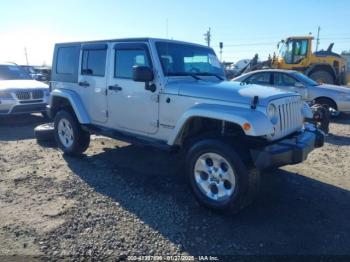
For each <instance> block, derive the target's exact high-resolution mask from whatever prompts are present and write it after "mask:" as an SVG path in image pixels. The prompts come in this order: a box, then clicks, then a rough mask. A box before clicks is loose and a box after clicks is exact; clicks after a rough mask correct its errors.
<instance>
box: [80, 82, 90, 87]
mask: <svg viewBox="0 0 350 262" xmlns="http://www.w3.org/2000/svg"><path fill="white" fill-rule="evenodd" d="M78 85H79V86H83V87H88V86H90V84H89V83H88V82H86V81H84V82H79V83H78Z"/></svg>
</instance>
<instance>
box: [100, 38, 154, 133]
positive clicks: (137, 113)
mask: <svg viewBox="0 0 350 262" xmlns="http://www.w3.org/2000/svg"><path fill="white" fill-rule="evenodd" d="M111 54H112V58H111V59H109V60H110V68H111V72H110V73H109V77H108V96H107V97H108V109H109V122H110V125H111V126H113V127H118V128H120V129H124V130H126V131H131V132H133V131H134V132H135V131H136V132H140V133H145V134H153V133H155V132H157V130H158V93H157V92H158V90H157V91H156V92H154V93H152V92H151V91H148V90H146V89H145V83H142V82H135V81H134V80H133V79H132V75H133V66H135V65H140V66H149V67H151V68H152V64H153V63H152V61H151V58H150V54H149V49H148V45H147V44H146V43H115V44H114V47H113V50H112V52H111Z"/></svg>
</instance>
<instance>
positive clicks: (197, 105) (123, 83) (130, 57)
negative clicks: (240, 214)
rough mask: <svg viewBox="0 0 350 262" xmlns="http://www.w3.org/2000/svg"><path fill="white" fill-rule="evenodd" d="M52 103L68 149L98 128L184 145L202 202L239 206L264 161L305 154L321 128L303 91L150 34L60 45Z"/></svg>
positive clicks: (163, 145)
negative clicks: (241, 76)
mask: <svg viewBox="0 0 350 262" xmlns="http://www.w3.org/2000/svg"><path fill="white" fill-rule="evenodd" d="M51 84H52V89H53V91H52V93H51V99H50V103H49V107H48V110H49V112H50V115H51V116H52V117H54V119H55V121H54V126H55V137H56V140H57V143H58V145H59V147H60V148H61V149H62V150H63V151H64V152H65V153H66V154H73V155H77V154H81V153H82V152H84V151H85V150H86V149H87V147H88V146H89V141H90V133H97V134H102V135H105V136H108V137H112V138H116V139H119V140H123V141H127V142H130V143H136V144H142V145H149V146H153V147H157V148H160V149H163V150H167V151H179V150H182V151H183V152H185V154H186V169H187V174H188V178H189V181H190V185H191V187H192V190H193V192H194V194H195V196H196V197H197V199H198V200H199V201H200V203H202V204H204V205H206V206H208V207H210V208H213V209H216V210H230V211H234V212H236V211H238V210H240V209H241V208H242V207H244V206H245V205H246V204H248V203H249V202H250V200H251V199H252V196H253V195H254V193H255V192H256V191H257V189H258V182H259V172H258V170H260V169H265V168H270V167H278V166H282V165H287V164H296V163H300V162H302V161H304V160H305V159H306V157H307V155H308V154H309V153H310V152H311V151H312V150H313V149H314V148H316V147H320V146H322V145H323V135H322V134H321V133H320V132H319V131H318V130H317V129H315V128H314V127H312V126H307V125H304V117H306V116H308V117H310V116H312V115H311V111H310V108H309V107H308V106H307V105H306V104H305V103H303V102H302V100H301V97H300V95H298V94H296V93H287V92H283V91H281V90H278V89H275V88H269V87H263V86H256V85H244V84H240V83H234V82H229V81H227V80H226V79H225V76H224V71H223V69H222V67H221V64H220V62H219V61H218V59H217V57H216V55H215V53H214V51H213V50H212V49H211V48H209V47H206V46H202V45H197V44H191V43H185V42H179V41H173V40H162V39H152V38H136V39H120V40H107V41H95V42H78V43H64V44H56V46H55V51H54V57H53V68H52V83H51Z"/></svg>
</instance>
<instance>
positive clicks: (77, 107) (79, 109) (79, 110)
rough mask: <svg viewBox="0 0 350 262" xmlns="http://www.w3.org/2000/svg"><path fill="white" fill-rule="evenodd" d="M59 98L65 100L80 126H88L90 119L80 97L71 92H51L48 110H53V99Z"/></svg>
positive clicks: (56, 90)
mask: <svg viewBox="0 0 350 262" xmlns="http://www.w3.org/2000/svg"><path fill="white" fill-rule="evenodd" d="M57 97H60V98H64V99H66V100H67V101H68V102H69V104H70V105H71V107H72V108H73V111H74V113H75V116H76V117H77V119H78V121H79V123H80V124H90V123H91V120H90V117H89V115H88V113H87V111H86V109H85V107H84V104H83V102H82V101H81V98H80V96H79V95H78V94H77V93H76V92H74V91H72V90H62V89H54V90H53V91H52V92H51V96H50V103H49V105H50V108H51V110H52V109H53V107H54V106H55V105H54V100H55V98H57Z"/></svg>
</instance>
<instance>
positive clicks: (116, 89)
mask: <svg viewBox="0 0 350 262" xmlns="http://www.w3.org/2000/svg"><path fill="white" fill-rule="evenodd" d="M108 90H113V91H122V90H123V88H122V87H121V86H119V85H114V86H108Z"/></svg>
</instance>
